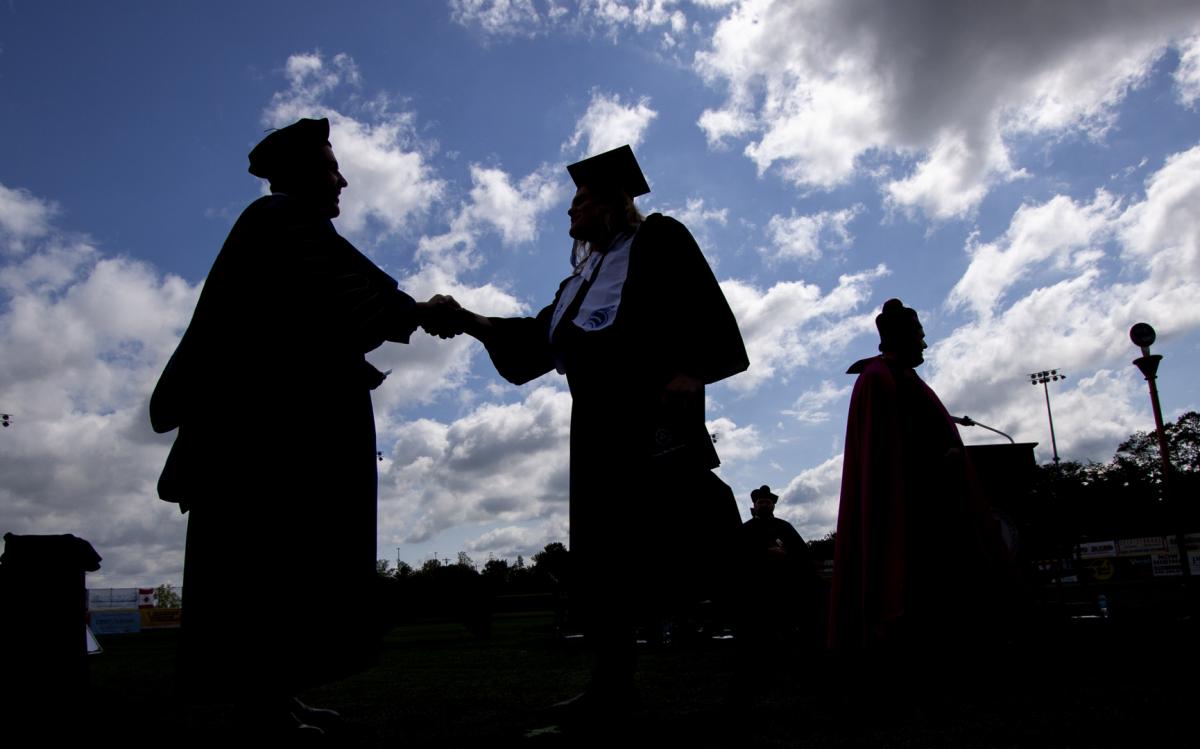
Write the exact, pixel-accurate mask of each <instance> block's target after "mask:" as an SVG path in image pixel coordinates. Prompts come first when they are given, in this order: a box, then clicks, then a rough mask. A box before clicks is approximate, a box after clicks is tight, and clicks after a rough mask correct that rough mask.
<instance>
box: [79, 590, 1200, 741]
mask: <svg viewBox="0 0 1200 749" xmlns="http://www.w3.org/2000/svg"><path fill="white" fill-rule="evenodd" d="M1166 621H1167V622H1168V623H1164V621H1163V620H1159V621H1149V620H1147V621H1142V622H1125V623H1120V622H1117V621H1115V620H1110V621H1096V620H1092V621H1076V622H1072V623H1069V624H1062V625H1058V626H1052V627H1048V626H1043V627H1039V628H1037V630H1036V634H1034V635H1030V636H1028V637H1027V638H1026V644H1023V645H1020V646H1018V645H1013V644H1009V645H998V646H997V647H996V648H994V649H993V650H992V653H991V655H990V656H989V657H988V658H986V659H985V662H978V663H972V664H960V665H962V666H963V667H964V669H965V670H966V671H967V672H968V673H970V674H974V675H979V676H981V677H982V678H980V679H977V680H975V682H976V683H975V684H974V685H971V686H967V685H966V684H964V683H957V682H956V683H941V684H934V685H931V686H930V687H928V689H914V688H912V687H911V686H910V685H911V679H909V678H907V677H901V678H897V677H895V675H893V676H891V677H888V680H889V681H893V680H894V684H893V685H888V686H886V687H885V688H884V689H883V690H882V692H883V694H884V695H885V699H883V700H879V699H878V695H875V696H873V695H872V694H870V693H867V694H864V693H862V691H861V690H860V686H861V685H859V684H855V683H846V682H847V680H845V679H842V678H839V677H837V676H835V675H834V674H832V673H831V672H832V669H831V668H830V665H829V663H828V662H827V661H826V660H825V659H824V658H823V657H820V656H814V655H812V654H808V655H804V654H800V653H795V652H792V653H779V654H778V657H777V658H775V659H773V660H772V662H771V663H770V664H769V669H768V670H767V671H766V673H765V675H764V674H758V675H756V676H754V677H750V678H747V677H746V676H745V675H744V674H743V673H741V672H739V671H738V670H737V665H738V664H737V657H738V650H737V648H736V646H735V645H734V644H733V643H732V642H731V641H728V640H726V641H714V640H704V641H699V642H692V643H682V644H680V643H678V642H677V643H676V644H674V645H672V646H671V647H669V648H665V649H652V648H648V647H647V648H645V649H644V650H643V651H642V658H641V667H640V673H639V678H638V683H639V687H640V690H641V694H642V703H643V704H642V708H641V709H640V710H639V711H638V712H637V713H636V714H635V715H634V716H633V717H632V718H631V719H630V720H629V721H628V722H625V723H621V722H617V721H612V722H610V723H608V724H606V726H604V727H603V729H601V730H593V731H590V732H589V733H587V734H586V735H584V736H577V735H569V734H562V733H558V732H555V731H553V730H548V729H547V728H546V723H547V721H545V720H544V719H539V714H538V709H539V708H541V707H543V706H545V705H548V704H550V703H553V702H555V701H556V700H559V699H562V698H563V697H564V696H568V695H570V694H573V693H575V692H577V691H579V690H580V689H581V688H582V686H583V679H584V674H585V673H586V669H585V665H586V662H585V660H584V656H583V654H582V652H581V650H580V648H579V647H578V643H577V642H567V643H563V642H559V641H556V640H555V638H554V637H553V634H552V632H553V617H552V615H551V614H550V613H549V612H546V613H528V614H503V615H497V616H496V619H495V623H494V628H493V632H492V636H491V638H490V639H486V640H484V639H478V638H476V637H474V636H472V635H471V634H469V633H468V632H467V630H466V629H465V628H463V627H462V626H460V625H458V624H453V623H443V622H425V623H414V624H408V625H406V626H403V627H399V628H397V629H395V630H393V631H392V632H391V634H390V635H389V636H388V638H387V639H386V641H385V647H384V651H383V654H382V658H381V660H380V664H379V666H378V667H376V668H375V669H373V670H371V671H369V672H367V673H364V674H361V675H359V676H357V677H355V678H352V679H348V680H346V681H343V682H339V683H336V684H332V685H328V686H326V687H323V688H321V689H318V690H314V691H312V692H309V693H307V694H305V695H302V696H303V698H304V699H305V701H307V702H310V703H312V704H316V705H320V706H325V707H331V708H335V709H337V710H339V711H341V712H342V713H343V715H344V716H345V717H346V718H347V719H348V720H349V721H350V722H351V725H350V727H349V728H348V729H346V730H345V731H343V732H342V733H341V734H340V735H339V736H335V737H332V738H333V740H332V741H330V742H327V743H328V744H329V745H332V746H355V747H358V746H361V747H374V746H380V747H384V746H386V747H396V746H405V747H426V746H428V747H433V746H437V747H456V746H472V747H496V746H527V747H556V746H577V745H606V746H614V745H615V746H621V745H622V744H628V745H629V749H632V747H633V746H642V745H651V746H653V745H656V744H657V745H660V746H751V747H790V746H810V747H842V746H847V747H848V746H888V747H926V746H937V747H1008V746H1011V747H1024V746H1060V747H1068V746H1069V747H1088V746H1150V745H1159V746H1161V745H1166V744H1168V743H1177V742H1175V741H1173V740H1170V739H1171V737H1172V736H1174V735H1177V732H1176V731H1174V730H1173V729H1175V728H1178V727H1182V726H1187V725H1190V724H1192V721H1191V720H1189V718H1188V716H1190V715H1191V714H1192V713H1193V712H1194V711H1195V709H1196V708H1197V705H1196V694H1197V692H1196V690H1195V687H1194V685H1195V683H1196V680H1197V671H1196V669H1197V666H1198V665H1200V661H1198V659H1197V657H1196V656H1197V650H1198V646H1197V644H1196V637H1195V634H1196V632H1195V629H1194V627H1192V626H1191V625H1189V624H1187V623H1186V620H1183V621H1181V620H1179V619H1177V618H1173V619H1170V620H1166ZM177 634H178V633H177V632H175V631H158V632H144V633H141V634H137V635H120V636H108V637H104V638H101V644H102V645H103V647H104V649H105V652H104V653H103V654H102V655H99V656H94V657H93V658H91V661H90V662H91V679H92V700H91V715H90V716H88V720H87V725H88V726H89V728H88V731H87V734H88V735H89V736H92V737H95V738H98V739H99V738H107V737H110V736H111V737H114V738H120V737H122V736H124V737H128V738H134V737H143V738H146V737H155V738H156V739H158V740H160V741H161V740H171V741H174V742H177V743H183V744H185V745H188V744H193V743H194V744H205V745H208V746H212V745H213V743H214V742H221V741H231V740H235V739H236V738H237V737H236V736H234V735H232V733H231V731H230V725H229V721H228V718H229V716H228V714H227V712H226V711H225V710H224V709H222V708H217V707H213V708H203V709H198V708H193V709H191V710H188V711H184V710H181V709H179V708H177V707H176V706H174V704H173V702H172V701H171V699H170V696H171V688H172V687H171V682H172V677H173V667H174V649H175V645H176V639H177ZM734 684H739V685H741V686H740V687H739V688H734V687H733V685H734ZM747 684H749V686H747ZM897 695H902V696H903V697H902V698H899V699H898V698H897V697H896V696H897ZM1189 733H1191V732H1190V730H1189ZM1184 735H1188V734H1184ZM1192 740H1194V734H1192V738H1191V739H1185V740H1184V741H1183V745H1190V742H1191V741H1192Z"/></svg>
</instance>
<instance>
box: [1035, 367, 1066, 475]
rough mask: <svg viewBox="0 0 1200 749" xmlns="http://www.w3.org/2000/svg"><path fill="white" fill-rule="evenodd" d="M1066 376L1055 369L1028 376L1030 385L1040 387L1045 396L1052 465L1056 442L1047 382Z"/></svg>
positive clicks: (1055, 455)
mask: <svg viewBox="0 0 1200 749" xmlns="http://www.w3.org/2000/svg"><path fill="white" fill-rule="evenodd" d="M1065 379H1067V376H1066V375H1065V374H1063V373H1062V372H1060V371H1058V370H1057V369H1051V370H1046V371H1042V372H1034V373H1032V374H1030V375H1029V384H1030V385H1041V386H1042V391H1043V392H1044V393H1045V394H1046V416H1047V417H1048V418H1049V419H1050V449H1051V450H1052V451H1053V452H1054V465H1056V466H1057V465H1058V442H1057V441H1056V440H1055V439H1054V414H1053V413H1051V412H1050V387H1049V386H1048V385H1047V384H1046V383H1048V382H1057V381H1059V380H1065Z"/></svg>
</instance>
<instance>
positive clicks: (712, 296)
mask: <svg viewBox="0 0 1200 749" xmlns="http://www.w3.org/2000/svg"><path fill="white" fill-rule="evenodd" d="M645 228H646V229H648V230H649V232H648V236H647V237H646V238H645V241H646V242H647V243H651V242H652V243H653V246H648V247H646V249H647V250H649V252H648V253H645V254H644V255H643V257H644V258H645V259H646V260H647V261H648V262H649V264H650V266H651V267H652V268H653V271H652V273H653V275H654V276H655V277H656V281H655V282H654V284H653V289H652V290H651V293H652V294H653V297H654V298H655V299H656V300H657V306H658V314H657V315H655V317H656V318H657V319H659V320H661V327H660V333H659V335H658V338H659V345H661V346H662V350H661V351H660V356H662V360H663V361H666V362H670V364H671V368H672V369H674V370H675V373H677V374H678V373H682V374H688V375H692V376H693V377H696V378H698V379H700V380H701V381H703V382H704V383H706V384H712V383H714V382H717V381H719V380H723V379H725V378H726V377H730V376H732V375H735V374H737V373H738V372H742V371H745V370H746V368H747V367H749V366H750V360H749V358H748V357H747V355H746V347H745V344H744V343H743V342H742V334H741V331H740V330H739V329H738V324H737V319H736V318H734V316H733V311H732V310H731V309H730V308H729V303H728V302H727V301H726V299H725V294H724V293H723V292H722V291H721V287H720V285H719V284H718V283H717V279H716V276H714V275H713V272H712V269H711V268H710V267H709V265H708V261H707V260H705V259H704V254H703V253H702V252H701V251H700V247H699V246H698V245H697V244H696V240H695V239H693V238H692V235H691V232H689V231H688V230H687V228H686V227H684V225H683V224H681V223H679V222H678V221H676V220H674V219H672V218H669V217H666V216H660V215H657V214H656V215H655V216H652V217H651V218H650V219H647V222H646V226H645Z"/></svg>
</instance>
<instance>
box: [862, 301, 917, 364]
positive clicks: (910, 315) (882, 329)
mask: <svg viewBox="0 0 1200 749" xmlns="http://www.w3.org/2000/svg"><path fill="white" fill-rule="evenodd" d="M875 327H876V328H878V329H879V350H880V351H882V352H883V356H884V358H887V359H892V360H894V361H897V362H900V363H901V364H904V365H905V366H909V367H917V366H920V364H921V363H922V362H924V361H925V356H924V354H923V353H922V352H924V351H925V349H926V348H928V346H927V345H926V344H925V329H924V328H922V327H921V321H920V320H919V319H918V318H917V311H916V310H915V309H913V308H911V307H905V306H904V303H903V302H901V301H900V300H899V299H889V300H887V301H886V302H884V303H883V311H882V312H880V313H879V314H878V315H877V316H876V317H875Z"/></svg>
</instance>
